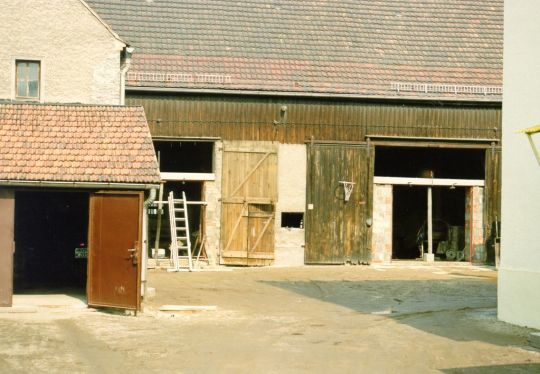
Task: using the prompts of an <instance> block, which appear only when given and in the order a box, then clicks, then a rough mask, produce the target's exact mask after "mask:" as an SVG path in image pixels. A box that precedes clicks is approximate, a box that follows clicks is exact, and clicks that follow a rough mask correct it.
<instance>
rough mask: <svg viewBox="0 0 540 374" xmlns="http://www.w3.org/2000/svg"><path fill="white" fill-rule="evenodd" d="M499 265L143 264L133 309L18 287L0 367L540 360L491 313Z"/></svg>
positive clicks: (171, 369) (480, 368) (353, 365)
mask: <svg viewBox="0 0 540 374" xmlns="http://www.w3.org/2000/svg"><path fill="white" fill-rule="evenodd" d="M496 276H497V273H496V272H495V271H493V270H492V269H489V268H483V267H473V266H469V265H448V264H447V265H442V264H436V265H433V266H426V265H422V264H417V263H402V264H399V265H392V266H371V267H367V266H350V267H334V266H332V267H299V268H250V269H244V268H235V269H233V270H231V271H215V272H197V273H167V272H164V271H152V272H150V274H149V286H150V287H153V288H155V289H156V295H155V297H153V298H152V299H151V300H149V301H147V302H146V303H145V305H144V313H140V314H139V315H138V316H137V317H129V316H124V315H122V314H120V313H112V312H102V311H95V310H92V309H87V308H86V307H85V304H84V299H82V300H81V299H80V298H79V299H77V298H74V297H72V296H69V297H68V296H62V295H57V296H55V295H45V296H18V297H17V298H16V299H15V302H16V304H17V306H18V307H19V310H20V311H21V313H2V314H0V372H1V373H30V372H31V373H40V372H47V373H64V372H69V373H424V372H441V373H467V374H468V373H535V372H540V351H538V350H535V349H534V348H531V347H530V346H528V343H527V337H528V334H529V332H530V330H528V329H525V328H520V327H515V326H512V325H508V324H505V323H502V322H499V321H497V319H496V302H497V297H496ZM162 305H183V306H186V305H189V306H205V307H214V306H215V307H216V308H215V310H206V311H183V312H162V311H160V310H159V309H160V307H161V306H162ZM25 307H26V309H25ZM208 309H212V308H208ZM24 311H26V312H27V313H22V312H24Z"/></svg>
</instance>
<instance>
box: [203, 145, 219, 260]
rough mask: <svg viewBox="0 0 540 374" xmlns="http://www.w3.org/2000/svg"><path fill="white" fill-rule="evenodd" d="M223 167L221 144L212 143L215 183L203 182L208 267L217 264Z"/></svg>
mask: <svg viewBox="0 0 540 374" xmlns="http://www.w3.org/2000/svg"><path fill="white" fill-rule="evenodd" d="M222 165H223V143H222V142H220V141H216V142H215V143H214V174H215V176H216V179H215V181H212V182H210V181H208V182H205V184H204V188H205V191H204V193H205V200H206V201H207V202H208V205H207V206H206V217H205V218H206V253H207V255H208V262H209V265H210V266H216V265H217V264H219V247H220V238H221V201H220V199H221V174H222V172H221V171H222Z"/></svg>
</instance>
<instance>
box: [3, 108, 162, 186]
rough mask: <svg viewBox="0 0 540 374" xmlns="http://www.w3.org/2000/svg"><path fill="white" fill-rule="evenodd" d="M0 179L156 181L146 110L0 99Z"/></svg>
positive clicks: (112, 181) (157, 177)
mask: <svg viewBox="0 0 540 374" xmlns="http://www.w3.org/2000/svg"><path fill="white" fill-rule="evenodd" d="M0 180H11V181H51V182H89V183H149V184H150V183H158V182H159V181H160V177H159V170H158V165H157V160H156V156H155V154H154V148H153V145H152V139H151V136H150V131H149V129H148V124H147V122H146V118H145V115H144V110H143V109H142V108H141V107H121V106H90V105H40V104H0Z"/></svg>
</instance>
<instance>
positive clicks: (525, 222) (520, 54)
mask: <svg viewBox="0 0 540 374" xmlns="http://www.w3.org/2000/svg"><path fill="white" fill-rule="evenodd" d="M504 11H505V12H504V13H505V14H504V19H505V22H504V23H505V24H504V29H505V36H504V96H503V156H502V236H501V263H500V270H499V293H498V298H499V311H498V313H499V318H500V319H502V320H504V321H507V322H511V323H514V324H518V325H524V326H529V327H534V328H538V329H540V286H539V285H540V235H539V233H540V230H539V229H538V228H539V225H540V166H539V165H538V163H537V162H536V160H535V157H534V155H533V152H532V150H531V147H530V146H529V144H528V141H527V138H526V136H525V135H523V134H518V133H516V131H517V130H520V129H523V128H526V127H530V126H532V125H534V124H537V123H540V48H539V46H540V22H538V20H539V19H540V2H538V0H521V1H505V9H504ZM536 139H537V144H539V145H540V139H539V136H538V135H537V136H536Z"/></svg>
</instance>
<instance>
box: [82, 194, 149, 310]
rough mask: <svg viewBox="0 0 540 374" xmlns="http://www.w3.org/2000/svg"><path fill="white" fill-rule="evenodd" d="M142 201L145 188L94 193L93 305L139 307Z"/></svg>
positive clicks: (91, 244) (91, 230) (90, 297)
mask: <svg viewBox="0 0 540 374" xmlns="http://www.w3.org/2000/svg"><path fill="white" fill-rule="evenodd" d="M142 204H143V193H142V192H100V193H95V194H93V195H91V197H90V227H89V233H88V283H87V296H88V305H89V306H93V307H114V308H123V309H133V310H137V309H139V306H140V294H141V292H140V291H141V290H140V273H141V271H140V261H139V259H140V258H141V233H142V231H141V229H142Z"/></svg>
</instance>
